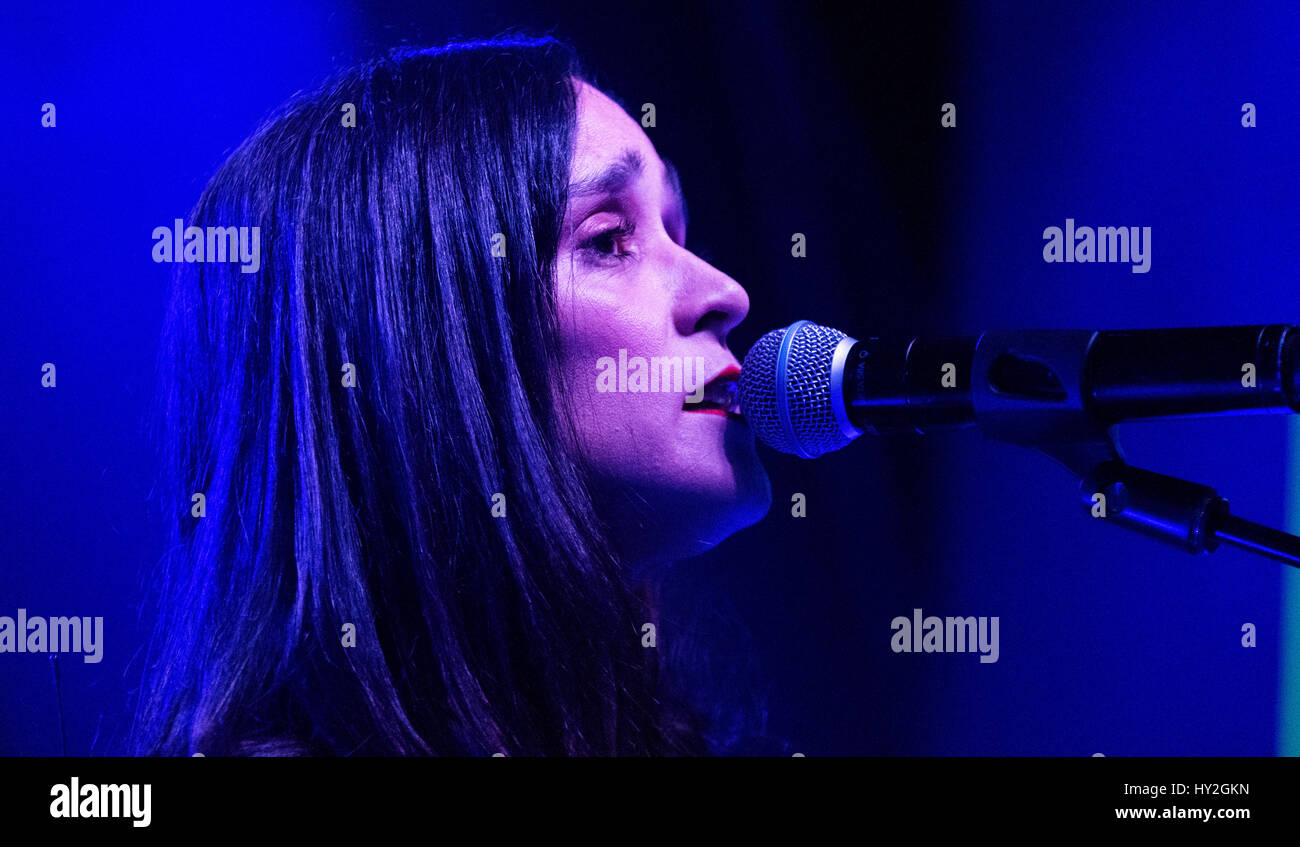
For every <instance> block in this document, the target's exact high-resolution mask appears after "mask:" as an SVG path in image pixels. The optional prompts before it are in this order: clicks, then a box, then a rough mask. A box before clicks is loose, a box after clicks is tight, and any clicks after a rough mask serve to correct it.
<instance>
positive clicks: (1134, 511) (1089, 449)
mask: <svg viewBox="0 0 1300 847" xmlns="http://www.w3.org/2000/svg"><path fill="white" fill-rule="evenodd" d="M1260 329H1261V330H1264V331H1263V332H1260V333H1257V335H1258V337H1259V339H1260V340H1259V341H1258V342H1253V343H1255V345H1256V346H1255V349H1256V350H1258V351H1262V352H1263V353H1264V354H1267V355H1269V356H1270V358H1272V359H1273V360H1274V361H1275V362H1280V354H1279V352H1278V351H1280V350H1281V348H1282V347H1283V346H1285V347H1286V349H1287V351H1288V352H1287V359H1286V361H1285V362H1281V363H1280V364H1279V365H1278V368H1277V369H1276V370H1277V373H1278V374H1280V375H1281V374H1284V375H1285V377H1286V378H1285V379H1282V378H1281V377H1280V376H1279V378H1277V379H1274V380H1272V381H1271V382H1270V383H1268V384H1265V385H1264V388H1266V389H1268V390H1269V391H1272V392H1275V393H1276V395H1277V396H1276V397H1272V398H1268V399H1267V401H1266V402H1267V404H1268V405H1269V406H1270V407H1273V406H1276V407H1280V408H1281V410H1282V411H1288V409H1286V405H1287V404H1286V402H1284V401H1286V400H1287V398H1288V397H1290V394H1285V393H1284V391H1283V389H1284V388H1285V389H1287V391H1290V388H1289V386H1290V385H1292V384H1294V382H1295V379H1296V377H1295V374H1294V372H1293V369H1294V362H1293V361H1292V359H1291V351H1292V349H1293V345H1292V343H1291V342H1290V341H1289V340H1288V341H1287V342H1286V344H1285V345H1284V344H1283V339H1284V338H1285V336H1286V332H1285V330H1290V329H1291V328H1290V327H1281V326H1278V327H1266V328H1260ZM1171 332H1177V331H1171ZM1097 335H1098V333H1096V332H1092V331H1078V332H1075V331H1042V332H1035V331H1030V332H1024V331H1021V332H1008V333H986V334H985V335H984V336H982V337H981V338H980V341H979V344H978V346H977V347H976V349H975V356H974V360H973V362H972V365H971V400H972V405H973V406H974V411H975V419H976V421H977V422H978V425H979V427H980V429H981V430H982V431H983V432H984V434H985V435H986V436H988V437H989V438H993V439H996V440H999V441H1006V442H1010V443H1013V444H1019V445H1022V446H1026V447H1033V448H1035V449H1037V450H1039V451H1041V452H1042V453H1044V454H1046V455H1048V456H1050V457H1051V458H1053V459H1055V460H1056V461H1057V462H1059V463H1060V464H1062V465H1064V466H1065V467H1066V468H1067V469H1069V470H1070V471H1071V472H1072V473H1074V474H1075V475H1076V476H1077V477H1078V478H1079V480H1080V482H1079V493H1080V496H1081V498H1082V502H1083V505H1084V508H1085V509H1087V510H1088V513H1089V514H1091V515H1092V516H1093V517H1095V518H1099V519H1105V520H1107V521H1110V522H1112V523H1115V524H1117V525H1119V526H1123V527H1127V528H1129V529H1133V530H1136V531H1138V532H1141V533H1144V534H1146V535H1148V536H1151V537H1153V538H1157V539H1160V540H1161V541H1164V542H1166V543H1168V544H1172V545H1174V546H1176V547H1178V548H1179V549H1181V550H1184V551H1186V552H1188V553H1196V554H1199V553H1208V552H1213V551H1214V550H1216V549H1217V548H1218V547H1219V544H1220V542H1227V543H1228V544H1232V545H1234V546H1237V547H1240V548H1242V549H1245V550H1250V551H1252V552H1255V553H1258V554H1260V555H1262V556H1266V557H1268V558H1271V559H1275V560H1277V561H1280V562H1285V563H1286V564H1288V565H1291V566H1293V567H1300V538H1297V537H1296V536H1294V535H1290V534H1288V533H1285V532H1282V531H1280V530H1276V529H1272V528H1269V527H1266V526H1261V525H1260V524H1256V523H1253V522H1251V521H1248V520H1244V519H1242V518H1238V517H1235V516H1233V515H1231V514H1230V513H1229V510H1228V501H1227V500H1225V499H1224V498H1223V497H1220V496H1219V494H1218V492H1216V491H1215V490H1214V489H1213V488H1210V487H1208V486H1205V485H1198V484H1197V483H1194V482H1188V481H1186V480H1182V479H1177V478H1175V477H1171V476H1165V475H1163V474H1158V473H1154V472H1152V471H1147V470H1142V469H1141V468H1135V467H1132V466H1131V465H1128V464H1127V463H1126V462H1125V461H1124V459H1123V456H1122V455H1121V452H1120V449H1119V446H1118V445H1117V444H1116V443H1115V440H1114V438H1113V437H1112V435H1111V431H1110V429H1111V423H1110V422H1109V421H1108V420H1107V419H1106V416H1105V414H1104V412H1102V411H1099V407H1100V406H1102V405H1103V403H1102V402H1100V401H1099V400H1098V398H1097V397H1095V396H1093V395H1094V393H1095V392H1094V391H1090V390H1088V389H1087V388H1086V386H1089V385H1095V384H1096V383H1097V380H1096V378H1095V377H1096V376H1097V374H1096V371H1095V369H1096V368H1097V367H1098V365H1097V363H1096V362H1095V361H1092V360H1091V359H1090V356H1089V353H1090V348H1091V347H1092V344H1093V342H1094V340H1095V339H1096V337H1097ZM1243 338H1244V341H1243V344H1247V345H1249V344H1251V343H1252V339H1251V338H1250V337H1249V335H1248V334H1247V335H1245V336H1243ZM1234 352H1235V351H1234ZM1224 359H1225V364H1226V366H1227V367H1229V368H1237V367H1239V364H1238V362H1240V361H1242V358H1241V357H1236V362H1234V361H1233V356H1231V355H1225V356H1224ZM1254 360H1255V361H1259V360H1260V359H1259V357H1258V356H1255V357H1254ZM1247 361H1249V359H1247ZM1089 368H1092V369H1093V371H1092V372H1091V373H1090V372H1089ZM1229 373H1231V372H1230V371H1229ZM1224 382H1225V383H1227V380H1225V381H1224ZM1273 383H1276V385H1273ZM1228 384H1230V383H1228ZM1259 396H1260V393H1259V392H1256V394H1255V395H1253V396H1252V398H1251V399H1248V400H1243V401H1241V403H1240V405H1238V406H1237V408H1248V407H1249V406H1248V404H1255V403H1258V402H1260V401H1258V400H1255V399H1253V398H1254V397H1259ZM1225 397H1226V398H1228V399H1225V401H1224V406H1225V411H1226V410H1228V409H1231V408H1233V403H1234V402H1237V401H1235V400H1233V399H1231V396H1230V395H1227V394H1225ZM1291 400H1294V398H1293V397H1291Z"/></svg>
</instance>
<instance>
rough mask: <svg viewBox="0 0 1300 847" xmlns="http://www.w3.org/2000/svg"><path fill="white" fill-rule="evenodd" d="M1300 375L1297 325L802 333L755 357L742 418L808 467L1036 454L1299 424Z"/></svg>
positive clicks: (798, 328) (779, 334)
mask: <svg viewBox="0 0 1300 847" xmlns="http://www.w3.org/2000/svg"><path fill="white" fill-rule="evenodd" d="M1298 363H1300V330H1298V329H1297V328H1296V327H1294V326H1291V325H1286V324H1270V325H1259V326H1228V327H1199V328H1182V329H1144V330H1121V331H1099V330H1018V331H1011V332H990V333H984V334H983V335H981V336H980V337H979V338H978V339H972V338H969V337H967V338H951V339H942V338H939V339H931V338H924V337H919V336H893V337H889V336H871V337H867V338H865V339H864V340H862V341H859V340H857V339H856V338H852V337H850V336H848V335H845V334H844V333H843V332H841V331H839V330H837V329H831V328H829V327H825V326H820V325H818V324H815V323H812V322H810V321H797V322H795V323H793V324H791V325H790V326H788V327H786V328H784V329H777V330H773V331H772V332H769V333H767V334H766V335H764V336H763V337H762V338H760V339H759V340H758V341H757V342H756V343H755V344H754V346H753V347H752V348H751V349H750V351H749V353H748V354H746V356H745V362H744V368H743V370H742V371H741V377H740V396H741V410H742V412H743V413H744V415H745V418H746V420H747V421H748V423H749V426H750V428H751V429H752V430H753V432H754V434H755V435H757V436H758V438H759V439H760V440H761V441H763V442H764V443H765V444H767V445H768V446H769V447H771V448H773V449H774V450H778V451H780V452H782V453H790V454H793V455H796V456H802V457H803V458H808V459H811V458H815V457H817V456H820V455H822V454H824V453H828V452H830V451H832V450H838V449H840V448H841V447H844V446H845V445H847V444H848V443H849V442H850V441H852V440H854V439H855V438H857V437H858V436H860V435H863V434H864V433H871V434H874V435H887V434H891V433H896V432H918V433H928V432H932V431H935V430H941V429H951V428H955V427H962V426H971V425H978V426H979V427H980V428H981V429H982V430H984V432H985V434H987V435H989V436H990V437H992V438H997V439H999V440H1005V441H1010V442H1012V443H1020V444H1025V445H1031V446H1033V445H1041V444H1043V443H1044V442H1047V441H1053V442H1070V441H1071V440H1074V441H1084V440H1087V439H1088V438H1090V437H1093V436H1094V435H1095V433H1096V432H1097V431H1098V430H1104V429H1106V428H1108V427H1110V426H1111V425H1113V424H1116V423H1119V422H1122V421H1133V420H1152V419H1156V418H1166V417H1177V416H1207V415H1228V414H1259V413H1269V412H1272V413H1283V414H1287V413H1292V412H1300V382H1298V381H1297V373H1298V370H1300V369H1298V368H1297V364H1298ZM1081 421H1085V423H1081Z"/></svg>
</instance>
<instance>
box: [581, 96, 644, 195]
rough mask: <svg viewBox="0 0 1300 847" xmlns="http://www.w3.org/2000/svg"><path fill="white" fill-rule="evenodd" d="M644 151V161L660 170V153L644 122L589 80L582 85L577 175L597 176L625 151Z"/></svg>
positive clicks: (642, 156)
mask: <svg viewBox="0 0 1300 847" xmlns="http://www.w3.org/2000/svg"><path fill="white" fill-rule="evenodd" d="M629 150H630V151H633V152H636V153H639V154H640V158H641V160H642V161H644V162H645V163H646V165H647V166H648V167H650V168H652V169H653V170H651V173H653V172H654V171H656V170H659V169H660V168H662V167H663V166H662V165H661V164H660V161H659V155H658V154H657V153H656V152H655V148H654V145H653V144H651V143H650V139H649V138H647V137H646V134H645V132H644V131H643V130H642V129H641V125H640V124H638V123H637V122H636V121H634V120H633V119H632V118H631V116H629V115H628V113H627V112H625V111H623V107H621V106H619V105H618V104H617V103H615V102H614V101H613V100H611V99H610V98H609V97H607V96H606V95H605V94H604V93H602V92H600V91H598V90H596V89H595V88H592V87H591V86H590V85H588V84H587V83H585V82H583V83H580V84H579V86H578V127H577V137H576V138H575V139H574V150H573V178H574V180H575V181H577V180H581V179H583V178H586V177H589V176H593V175H594V174H596V173H597V172H599V171H601V170H603V169H604V168H606V167H608V166H609V165H610V164H612V163H614V162H616V161H617V160H618V159H620V158H621V157H622V156H623V154H624V152H625V151H629Z"/></svg>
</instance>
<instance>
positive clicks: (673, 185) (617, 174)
mask: <svg viewBox="0 0 1300 847" xmlns="http://www.w3.org/2000/svg"><path fill="white" fill-rule="evenodd" d="M660 158H661V161H662V162H663V163H664V184H665V185H666V186H667V188H668V191H669V193H670V194H671V195H672V197H673V199H674V200H676V201H677V207H678V208H679V209H681V212H682V221H683V223H685V221H686V196H685V195H684V194H683V193H682V181H681V177H680V176H679V175H678V174H677V168H676V167H674V166H673V163H672V162H670V161H668V160H667V159H664V158H662V157H660ZM644 170H645V160H644V159H642V158H641V154H640V153H638V152H637V151H635V150H624V151H623V154H622V155H621V156H619V157H618V158H617V159H615V160H614V161H613V162H611V163H610V165H609V167H607V168H605V170H603V171H601V172H600V173H598V174H596V175H595V176H592V177H588V178H586V179H581V180H578V181H577V182H575V183H571V184H570V185H569V197H570V198H576V197H590V196H592V195H596V194H618V193H619V192H621V191H624V190H626V189H627V187H628V186H629V185H631V184H632V183H633V182H635V181H636V180H637V178H638V177H640V176H641V174H642V173H643V172H644Z"/></svg>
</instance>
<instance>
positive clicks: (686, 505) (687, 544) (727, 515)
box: [656, 459, 772, 560]
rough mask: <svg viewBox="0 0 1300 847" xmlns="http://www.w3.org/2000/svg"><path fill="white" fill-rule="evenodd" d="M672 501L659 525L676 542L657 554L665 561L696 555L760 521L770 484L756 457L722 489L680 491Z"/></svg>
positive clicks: (768, 499) (769, 503)
mask: <svg viewBox="0 0 1300 847" xmlns="http://www.w3.org/2000/svg"><path fill="white" fill-rule="evenodd" d="M672 500H673V502H675V503H676V507H675V508H673V509H671V510H669V511H668V512H667V513H666V514H665V515H664V516H663V519H662V521H661V525H662V526H663V527H664V537H665V539H670V538H671V539H673V541H674V542H676V543H672V544H670V545H666V546H668V547H669V548H670V549H666V550H664V551H663V553H662V554H661V555H660V556H658V557H656V558H661V559H664V560H676V559H685V558H689V557H691V556H698V555H699V554H701V553H704V552H706V551H708V550H711V549H713V548H714V547H716V546H718V545H719V544H721V543H722V542H723V541H726V540H727V539H728V538H730V537H731V536H732V535H734V534H736V533H737V532H740V531H741V530H742V529H745V528H746V527H750V526H753V525H754V524H756V523H758V522H759V521H761V520H762V519H763V518H764V517H765V516H766V515H767V512H768V509H770V508H771V506H772V485H771V482H770V481H769V480H768V477H767V471H765V470H764V469H763V466H762V465H760V464H758V462H757V459H755V462H754V465H753V466H752V468H747V469H746V472H745V473H744V474H738V475H737V476H736V477H735V478H734V484H733V485H732V486H730V487H727V488H725V489H724V490H701V489H695V490H691V491H681V492H678V493H677V495H676V496H675V497H673V498H672Z"/></svg>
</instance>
